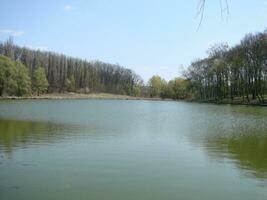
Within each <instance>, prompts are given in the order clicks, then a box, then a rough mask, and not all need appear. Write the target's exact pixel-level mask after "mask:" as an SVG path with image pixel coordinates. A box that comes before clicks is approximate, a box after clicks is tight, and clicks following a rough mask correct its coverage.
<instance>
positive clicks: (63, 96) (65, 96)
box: [0, 92, 267, 107]
mask: <svg viewBox="0 0 267 200" xmlns="http://www.w3.org/2000/svg"><path fill="white" fill-rule="evenodd" d="M71 99H85V100H86V99H88V100H147V101H183V102H189V103H190V102H191V103H203V104H216V105H243V106H261V107H267V103H265V104H261V103H257V102H250V103H247V102H241V101H234V102H231V101H229V100H223V101H221V102H216V101H211V100H210V101H203V100H202V101H201V100H193V99H183V100H182V99H181V100H175V99H162V98H159V97H153V98H151V97H134V96H129V95H120V94H111V93H89V94H82V93H71V92H70V93H48V94H42V95H39V96H37V95H31V96H22V97H18V96H3V97H0V100H71Z"/></svg>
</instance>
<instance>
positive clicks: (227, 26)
mask: <svg viewBox="0 0 267 200" xmlns="http://www.w3.org/2000/svg"><path fill="white" fill-rule="evenodd" d="M222 1H224V0H222ZM198 3H199V0H187V1H185V0H57V1H55V0H45V1H43V0H42V1H41V0H23V1H21V0H0V5H1V6H0V19H1V20H0V41H2V42H3V41H5V40H6V39H7V38H8V37H9V36H10V35H12V36H13V38H14V42H15V43H16V44H18V45H21V46H27V47H30V48H34V49H41V50H49V51H54V52H57V53H63V54H66V55H69V56H73V57H79V58H82V59H86V60H101V61H104V62H109V63H113V64H120V65H122V66H124V67H127V68H130V69H132V70H134V71H135V72H136V73H137V74H139V75H141V77H142V78H143V79H144V80H145V81H147V80H148V79H149V78H150V77H151V76H153V75H160V76H161V77H163V78H164V79H166V80H170V79H172V78H174V77H177V76H179V75H181V73H182V71H183V70H184V69H186V68H187V67H188V66H189V65H190V62H192V61H194V60H195V59H197V58H203V57H205V56H206V55H207V54H206V52H207V49H208V48H209V47H210V46H211V45H213V44H216V43H220V42H227V43H228V44H229V45H230V46H233V45H235V44H237V43H239V41H240V40H241V39H242V38H243V37H244V36H245V34H247V33H256V32H260V31H264V30H265V29H266V28H267V0H228V4H229V12H230V14H229V15H227V13H226V12H224V13H223V14H222V15H221V7H220V0H206V6H205V11H204V17H203V21H202V24H201V26H200V27H199V28H198V25H199V22H200V17H199V16H198V17H197V12H198V9H197V8H198ZM223 7H225V5H223Z"/></svg>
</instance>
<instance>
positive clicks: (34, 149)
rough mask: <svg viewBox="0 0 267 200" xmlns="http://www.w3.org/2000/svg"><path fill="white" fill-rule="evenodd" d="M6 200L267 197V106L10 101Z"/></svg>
mask: <svg viewBox="0 0 267 200" xmlns="http://www.w3.org/2000/svg"><path fill="white" fill-rule="evenodd" d="M0 199H1V200H11V199H12V200H17V199H19V200H35V199H38V200H47V199H49V200H50V199H53V200H54V199H55V200H61V199H62V200H73V199H77V200H78V199H79V200H88V199H90V200H95V199H97V200H128V199H129V200H147V199H149V200H171V199H174V200H177V199H179V200H187V199H188V200H195V199H197V200H201V199H205V200H208V199H216V200H225V199H228V200H239V199H240V200H241V199H242V200H252V199H253V200H265V199H267V109H266V108H261V107H246V106H229V105H221V106H218V105H208V104H194V103H181V102H153V101H119V100H66V101H54V100H41V101H38V100H33V101H31V100H26V101H0Z"/></svg>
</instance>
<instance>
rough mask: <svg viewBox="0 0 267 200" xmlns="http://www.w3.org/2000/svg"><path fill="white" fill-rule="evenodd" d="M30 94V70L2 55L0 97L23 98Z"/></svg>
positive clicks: (0, 60) (0, 58)
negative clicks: (12, 96)
mask: <svg viewBox="0 0 267 200" xmlns="http://www.w3.org/2000/svg"><path fill="white" fill-rule="evenodd" d="M30 93H31V81H30V77H29V72H28V69H27V68H26V67H25V66H24V65H23V64H21V63H20V62H15V61H12V60H11V59H9V58H7V57H5V56H1V55H0V95H1V96H2V95H14V96H23V95H28V94H30Z"/></svg>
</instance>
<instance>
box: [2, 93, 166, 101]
mask: <svg viewBox="0 0 267 200" xmlns="http://www.w3.org/2000/svg"><path fill="white" fill-rule="evenodd" d="M19 99H54V100H57V99H58V100H61V99H62V100H64V99H117V100H162V99H161V98H149V97H134V96H128V95H120V94H110V93H89V94H81V93H72V92H70V93H49V94H42V95H39V96H37V95H31V96H23V97H18V96H3V97H0V100H19Z"/></svg>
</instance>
